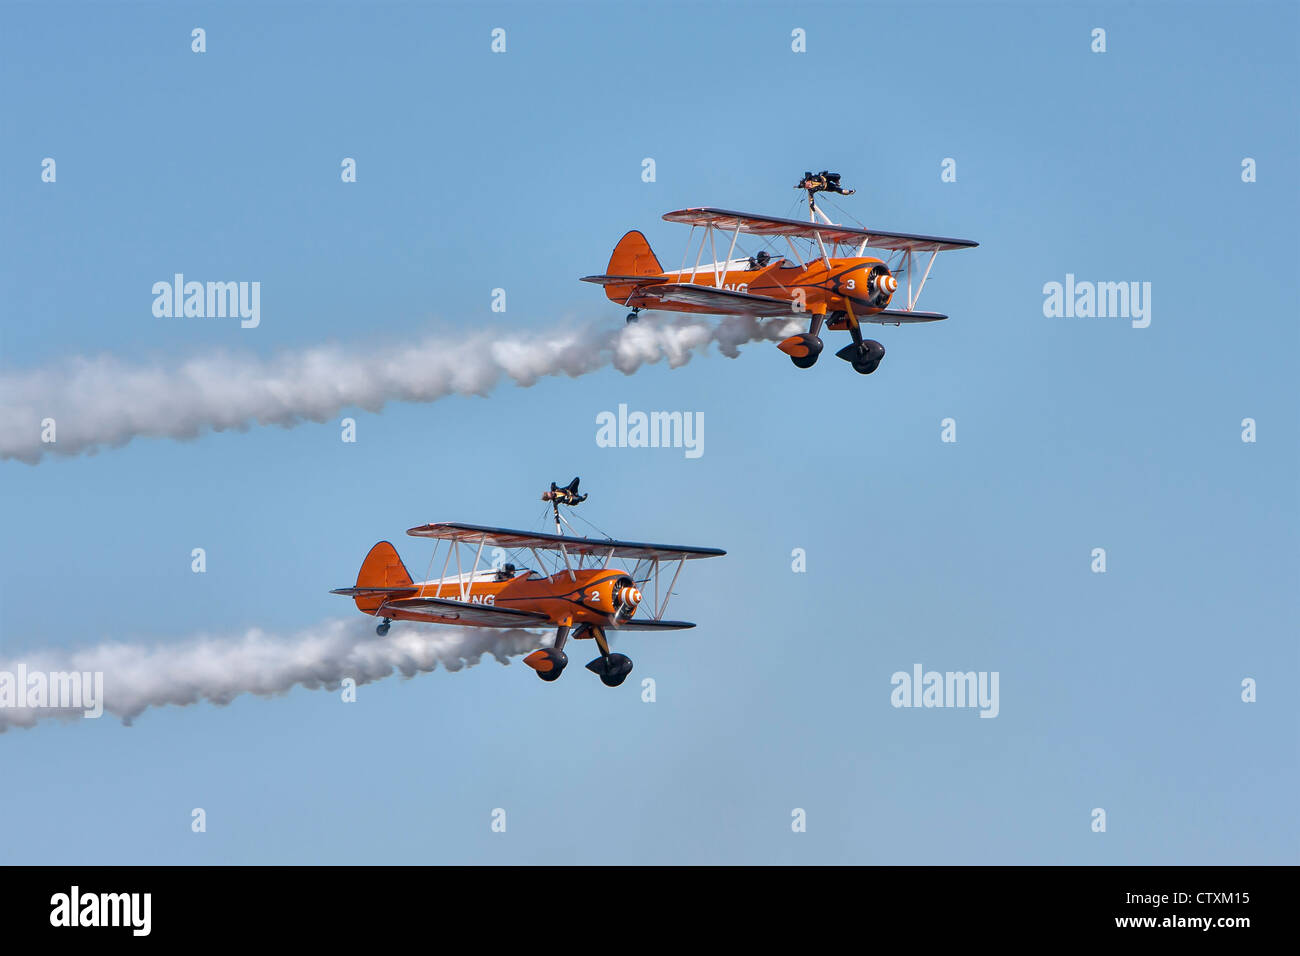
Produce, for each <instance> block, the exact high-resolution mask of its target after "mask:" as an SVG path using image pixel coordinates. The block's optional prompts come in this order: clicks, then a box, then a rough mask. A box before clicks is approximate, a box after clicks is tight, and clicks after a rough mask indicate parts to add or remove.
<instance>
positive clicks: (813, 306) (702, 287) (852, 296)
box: [583, 187, 978, 375]
mask: <svg viewBox="0 0 1300 956" xmlns="http://www.w3.org/2000/svg"><path fill="white" fill-rule="evenodd" d="M805 188H806V187H805ZM811 200H812V191H810V192H809V204H810V212H811V214H812V215H813V216H814V217H815V216H816V215H820V210H818V209H817V208H816V205H815V204H813V203H812V201H811ZM823 218H825V217H823ZM664 219H665V220H667V221H669V222H677V223H683V224H686V225H689V226H690V227H691V229H692V235H693V234H694V230H695V229H697V228H702V229H703V232H702V233H701V236H700V241H699V245H698V251H697V253H696V258H695V265H694V266H692V267H691V268H689V269H687V268H686V260H685V259H683V260H682V267H681V268H680V269H675V270H666V269H664V267H663V266H662V265H660V263H659V259H658V258H657V257H656V256H655V254H654V252H653V251H652V250H651V248H650V244H649V243H648V242H647V241H646V238H645V236H644V235H642V234H641V233H640V232H638V231H636V230H632V231H630V232H628V233H626V234H625V235H624V236H623V238H622V239H620V240H619V242H618V245H616V246H615V247H614V252H613V254H612V255H611V256H610V259H609V265H608V266H607V267H606V269H605V272H604V274H602V275H591V276H583V281H584V282H594V283H596V284H598V285H601V286H603V287H604V289H605V295H606V296H607V297H608V298H609V300H610V301H611V302H618V303H620V304H622V305H625V306H627V307H628V308H630V309H631V310H632V311H631V312H630V313H629V314H628V317H627V320H628V321H629V322H635V321H636V320H637V313H638V312H640V311H641V310H642V309H652V310H655V309H657V310H661V311H666V312H692V313H700V314H705V315H743V316H749V317H751V318H755V319H786V320H791V319H800V318H802V317H803V316H807V317H808V331H807V332H803V333H800V334H797V335H789V336H788V337H787V338H785V339H783V340H782V341H781V342H779V343H778V345H777V348H779V349H781V351H783V352H785V353H786V354H787V355H789V356H790V359H791V360H792V361H793V362H794V364H795V365H796V366H798V367H799V368H810V367H811V366H812V365H813V364H814V363H815V362H816V361H817V356H818V355H819V354H820V353H821V350H822V340H821V338H820V336H819V333H820V332H821V330H822V329H823V328H829V329H847V330H848V332H849V334H850V336H851V337H852V344H851V345H849V346H846V347H845V348H843V349H840V350H839V351H838V352H836V353H835V354H836V356H838V357H839V358H842V359H845V360H846V361H848V362H850V363H851V364H852V365H853V368H854V370H856V371H858V372H860V373H862V374H864V375H869V374H871V373H872V372H874V371H875V370H876V367H877V366H878V365H879V364H880V360H881V358H882V357H883V356H884V354H885V347H884V346H883V345H881V344H880V343H879V342H876V341H874V340H869V339H864V338H863V336H862V330H861V326H862V323H864V322H873V323H879V324H880V325H903V324H905V323H906V324H911V323H916V322H939V321H942V320H943V319H946V318H947V316H946V315H944V314H942V313H939V312H922V311H921V310H919V309H917V308H916V305H917V301H918V300H919V298H920V295H921V291H922V290H923V289H924V288H925V283H926V281H927V280H928V279H929V276H930V268H931V266H933V264H934V259H935V256H937V255H938V254H939V253H940V252H942V251H944V250H950V249H970V248H972V247H974V246H977V245H978V243H977V242H975V241H973V240H971V239H948V238H945V237H942V236H924V235H916V234H912V233H903V232H882V231H879V230H873V229H863V228H858V227H853V226H839V225H836V224H835V223H832V222H830V221H829V220H827V221H825V222H818V221H816V220H815V218H814V219H810V220H809V221H808V222H801V221H799V220H795V219H785V218H781V217H775V216H755V215H751V214H749V213H742V212H734V211H731V210H727V209H715V208H712V207H708V206H704V207H698V208H691V209H679V210H677V211H676V212H670V213H666V214H665V215H664ZM742 233H743V234H745V235H746V236H747V237H758V238H760V239H762V240H764V241H768V240H771V239H781V240H784V241H785V243H786V245H787V246H788V248H789V250H790V258H788V259H787V258H786V257H785V255H784V253H782V252H780V250H779V248H778V252H777V255H776V256H775V257H773V256H772V255H771V254H770V253H768V252H767V250H762V251H760V252H758V253H756V254H755V255H753V256H747V255H746V256H742V258H740V259H734V258H732V255H733V253H734V252H735V251H736V248H737V243H738V241H739V239H740V236H741V234H742ZM796 240H797V241H801V242H806V243H808V244H809V245H808V253H807V254H806V255H802V256H801V255H800V254H799V252H798V250H797V249H796V248H795V245H794V243H795V241H796ZM706 245H707V248H708V255H709V260H710V261H705V260H704V255H705V248H706ZM719 245H721V248H722V250H723V251H724V252H725V256H724V257H723V258H722V259H718V258H716V255H717V251H718V248H719ZM868 249H887V250H890V253H891V255H893V256H894V257H895V259H896V261H895V262H894V263H893V265H892V266H891V264H890V263H888V262H886V261H885V260H884V259H879V258H876V257H875V256H868V255H866V251H867V250H868ZM689 252H690V240H689V239H688V240H687V254H688V255H689ZM842 252H843V253H852V255H841V254H840V253H842ZM925 253H929V256H930V258H929V261H928V262H927V263H926V265H925V267H924V272H923V274H922V275H921V279H920V282H919V283H918V284H916V286H915V288H914V287H913V281H912V271H913V270H912V257H913V255H915V254H922V255H924V254H925ZM902 273H905V274H906V276H907V292H906V294H905V295H904V296H902V297H900V298H902V299H904V302H903V304H902V307H901V308H891V302H892V300H893V299H894V296H895V293H897V292H899V291H900V286H899V281H898V278H897V274H902Z"/></svg>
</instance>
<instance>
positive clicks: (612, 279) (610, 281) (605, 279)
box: [582, 276, 668, 285]
mask: <svg viewBox="0 0 1300 956" xmlns="http://www.w3.org/2000/svg"><path fill="white" fill-rule="evenodd" d="M582 281H583V282H594V283H596V284H597V285H654V284H656V283H660V282H667V281H668V280H667V279H666V278H665V277H663V276H583V277H582Z"/></svg>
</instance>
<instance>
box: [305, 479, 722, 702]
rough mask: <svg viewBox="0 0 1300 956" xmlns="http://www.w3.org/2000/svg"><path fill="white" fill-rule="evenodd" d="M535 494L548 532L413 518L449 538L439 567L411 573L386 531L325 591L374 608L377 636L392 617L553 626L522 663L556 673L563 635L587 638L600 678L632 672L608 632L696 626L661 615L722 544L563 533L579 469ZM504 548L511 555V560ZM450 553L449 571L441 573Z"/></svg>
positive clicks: (369, 610)
mask: <svg viewBox="0 0 1300 956" xmlns="http://www.w3.org/2000/svg"><path fill="white" fill-rule="evenodd" d="M542 500H543V501H547V502H549V503H550V505H551V511H552V516H553V518H554V520H555V533H554V534H550V533H541V532H531V531H512V530H510V529H509V528H489V527H483V526H481V525H472V524H458V523H454V522H451V523H441V524H424V525H419V526H418V527H415V528H411V529H409V530H408V531H407V532H406V533H407V534H409V535H412V536H414V537H417V538H433V539H435V540H436V541H438V542H442V541H446V542H448V546H447V554H446V556H445V557H444V559H443V564H442V572H441V574H440V576H439V577H437V578H433V579H430V580H426V581H413V580H412V579H411V575H410V574H409V573H408V572H407V570H406V566H405V565H404V564H402V559H401V558H400V557H398V555H397V550H396V549H395V548H394V547H393V546H392V545H391V544H389V543H388V542H387V541H380V542H379V543H378V544H376V545H375V546H374V547H373V548H371V549H370V553H369V554H367V555H366V559H365V560H364V561H363V562H361V570H360V571H359V572H357V583H356V586H355V587H350V588H337V589H336V590H333V591H331V592H330V593H331V594H343V595H346V596H348V597H350V598H352V599H353V600H354V601H355V602H356V605H357V610H359V611H362V612H363V613H365V614H370V615H373V616H375V617H378V618H381V622H380V624H379V626H378V627H376V628H375V631H376V633H378V634H379V636H380V637H383V636H385V635H386V634H388V628H389V625H390V624H391V623H392V622H393V621H424V622H427V623H433V624H456V625H461V626H464V627H515V628H540V627H547V628H549V627H554V628H555V642H554V644H553V645H551V646H550V647H543V648H540V649H539V650H536V651H534V652H533V653H531V654H529V655H528V656H527V657H525V658H524V663H525V664H527V665H528V666H529V667H531V668H532V669H533V670H535V671H536V672H537V676H538V677H540V678H541V679H542V680H544V681H553V680H556V679H557V678H558V677H559V676H560V675H561V674H562V673H563V672H564V668H565V667H566V666H567V665H568V663H569V658H568V656H567V655H566V654H565V653H564V646H565V644H566V643H567V642H568V640H569V638H570V637H572V638H573V639H574V640H579V641H580V640H584V639H587V638H591V639H593V640H595V642H596V647H597V649H598V650H599V651H600V656H599V657H597V658H596V659H595V660H593V661H592V662H591V663H589V664H588V665H587V670H589V671H592V672H593V673H595V674H596V675H598V676H599V677H600V679H601V681H603V682H604V684H605V685H606V686H607V687H617V686H619V685H620V684H622V683H623V681H624V680H625V679H626V678H627V675H628V674H629V673H631V671H632V661H631V660H629V659H628V658H627V656H626V655H624V654H616V653H612V652H611V651H610V649H609V641H608V640H607V639H606V636H605V635H606V632H607V631H611V630H616V631H673V630H680V629H682V628H687V627H694V626H695V625H694V624H692V623H690V622H688V621H669V620H665V619H664V612H665V611H666V610H667V609H668V598H669V597H670V596H671V595H672V591H673V587H674V586H675V585H676V584H677V576H678V575H679V574H680V573H681V570H682V567H683V565H685V564H686V562H687V561H689V560H691V559H693V558H713V557H717V556H719V555H723V554H726V552H725V551H721V550H719V549H717V548H683V547H677V546H675V545H668V544H640V543H637V542H633V541H616V540H614V539H612V538H609V539H604V538H585V537H581V536H578V535H576V534H575V535H566V534H564V533H563V528H562V527H561V525H562V524H563V525H567V526H568V528H569V530H570V531H572V530H573V526H572V525H570V524H569V522H568V520H567V519H566V518H564V517H563V515H562V514H561V513H560V507H561V506H564V507H566V508H574V507H577V505H579V504H581V503H582V502H583V501H586V500H587V496H586V495H585V494H584V495H580V494H578V479H577V478H574V479H573V481H572V482H570V483H569V484H568V485H567V486H565V487H563V488H560V487H558V486H557V485H556V484H555V483H554V482H552V483H551V489H550V491H548V492H545V493H544V494H543V495H542ZM439 546H440V545H435V546H434V554H433V557H431V558H430V559H429V570H430V571H432V570H433V562H434V559H435V558H436V557H437V554H438V547H439ZM484 548H494V549H497V548H499V549H501V550H502V552H503V555H502V557H501V558H500V559H499V560H498V564H497V566H495V567H487V568H483V569H480V568H479V562H480V560H481V559H482V557H483V550H484ZM462 549H465V550H467V551H468V552H469V553H470V554H472V555H473V558H472V561H470V562H469V563H468V566H469V570H468V571H465V570H462V564H461V552H462ZM528 556H531V558H532V561H533V563H534V566H533V567H531V568H530V567H527V566H521V565H517V564H515V563H513V562H514V561H522V560H526V559H527V557H528ZM544 556H545V560H544ZM505 557H509V558H511V563H507V562H506V561H505V560H504V558H505ZM616 558H623V559H630V560H633V561H635V564H634V565H633V566H632V570H631V571H630V572H629V571H625V570H623V569H621V568H618V567H615V566H614V565H613V564H612V563H611V562H613V561H614V559H616ZM453 561H454V563H455V573H454V574H449V573H448V569H449V568H450V567H451V565H452V563H453ZM670 568H671V570H672V577H671V580H669V581H668V585H667V587H666V588H662V593H661V582H660V578H661V576H662V572H663V571H667V570H669V569H670ZM539 569H540V570H539ZM643 589H644V590H643ZM647 598H650V600H647Z"/></svg>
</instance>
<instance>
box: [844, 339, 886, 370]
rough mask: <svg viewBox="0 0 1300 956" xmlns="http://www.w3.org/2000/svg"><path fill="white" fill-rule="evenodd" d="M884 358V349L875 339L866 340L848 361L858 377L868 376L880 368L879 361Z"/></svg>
mask: <svg viewBox="0 0 1300 956" xmlns="http://www.w3.org/2000/svg"><path fill="white" fill-rule="evenodd" d="M884 357H885V347H884V346H883V345H881V344H880V343H879V342H877V341H876V340H875V339H867V340H866V341H864V342H863V343H862V345H861V346H859V348H858V350H857V354H856V355H854V356H853V357H852V358H851V359H850V360H849V361H850V363H851V364H852V365H853V371H855V372H857V373H858V374H859V375H870V374H871V373H872V372H874V371H875V370H876V369H878V368H880V360H881V359H883V358H884Z"/></svg>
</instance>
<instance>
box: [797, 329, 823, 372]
mask: <svg viewBox="0 0 1300 956" xmlns="http://www.w3.org/2000/svg"><path fill="white" fill-rule="evenodd" d="M800 338H801V339H803V340H804V344H805V345H807V346H808V354H807V355H791V356H790V361H791V362H793V363H794V367H795V368H812V367H813V366H814V365H816V364H817V357H818V356H819V355H821V354H822V340H821V339H820V338H819V337H818V336H816V335H810V334H808V333H804V334H803V335H801V336H800Z"/></svg>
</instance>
